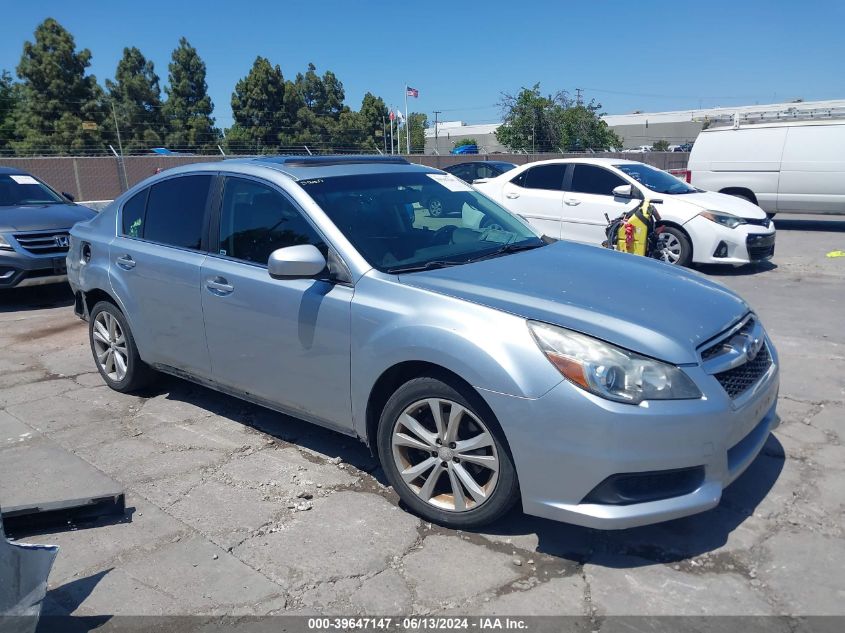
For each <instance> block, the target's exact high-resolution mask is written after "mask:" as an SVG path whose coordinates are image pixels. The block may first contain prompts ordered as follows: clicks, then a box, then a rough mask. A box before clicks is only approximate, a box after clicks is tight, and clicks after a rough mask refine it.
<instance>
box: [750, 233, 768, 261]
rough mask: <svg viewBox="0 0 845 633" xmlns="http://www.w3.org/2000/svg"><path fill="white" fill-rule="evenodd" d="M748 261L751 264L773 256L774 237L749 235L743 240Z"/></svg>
mask: <svg viewBox="0 0 845 633" xmlns="http://www.w3.org/2000/svg"><path fill="white" fill-rule="evenodd" d="M745 246H746V247H747V248H748V259H750V260H751V261H752V262H755V261H760V260H761V259H769V258H770V257H772V256H773V255H774V254H775V236H774V235H749V236H748V237H747V238H746V240H745Z"/></svg>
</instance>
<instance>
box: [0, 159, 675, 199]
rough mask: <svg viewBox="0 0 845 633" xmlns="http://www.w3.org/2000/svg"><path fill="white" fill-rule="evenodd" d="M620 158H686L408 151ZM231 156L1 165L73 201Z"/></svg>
mask: <svg viewBox="0 0 845 633" xmlns="http://www.w3.org/2000/svg"><path fill="white" fill-rule="evenodd" d="M585 157H586V158H602V157H609V158H620V159H627V160H638V161H642V162H644V163H648V164H650V165H653V166H655V167H657V168H659V169H665V170H669V169H684V168H685V167H686V166H687V161H688V160H689V154H688V153H685V152H646V153H643V154H622V153H616V152H602V153H595V154H490V155H486V154H475V155H471V156H466V155H464V156H452V155H443V156H431V155H423V154H411V155H409V156H405V158H407V159H408V161H410V162H412V163H418V164H422V165H428V166H430V167H436V168H438V169H443V168H444V167H448V166H449V165H455V164H457V163H463V162H467V161H471V160H497V161H508V162H511V163H516V164H517V165H522V164H524V163H528V162H533V161H537V160H548V159H552V158H585ZM224 158H237V157H235V156H226V157H223V156H159V155H151V156H125V157H123V158H120V157H107V156H85V157H53V156H51V157H43V158H0V166H3V167H14V168H16V169H20V170H22V171H26V172H29V173H31V174H33V175H35V176H37V177H38V178H40V179H42V180H43V181H44V182H46V183H48V184H49V185H50V186H51V187H53V188H54V189H56V190H58V191H61V192H65V193H69V194H71V195H72V196H73V197H74V199H76V200H77V201H93V200H113V199H114V198H116V197H118V196H119V195H120V194H121V193H122V192H124V191H126V190H127V189H128V188H130V187H132V186H133V185H135V184H136V183H138V182H140V181H142V180H144V179H145V178H148V177H149V176H152V175H153V174H155V173H156V172H157V171H159V170H166V169H171V168H173V167H179V166H182V165H188V164H191V163H205V162H217V161H220V160H223V159H224Z"/></svg>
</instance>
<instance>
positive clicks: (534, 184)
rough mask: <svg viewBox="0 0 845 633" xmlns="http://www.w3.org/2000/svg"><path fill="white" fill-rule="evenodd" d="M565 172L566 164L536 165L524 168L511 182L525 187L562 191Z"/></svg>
mask: <svg viewBox="0 0 845 633" xmlns="http://www.w3.org/2000/svg"><path fill="white" fill-rule="evenodd" d="M565 172H566V165H560V164H558V165H538V166H537V167H532V168H531V169H527V170H525V171H524V172H522V173H521V174H520V175H519V176H517V178H515V179H514V180H512V181H511V182H513V183H514V184H517V185H519V186H520V187H524V188H526V189H548V190H551V191H562V190H563V176H564V173H565Z"/></svg>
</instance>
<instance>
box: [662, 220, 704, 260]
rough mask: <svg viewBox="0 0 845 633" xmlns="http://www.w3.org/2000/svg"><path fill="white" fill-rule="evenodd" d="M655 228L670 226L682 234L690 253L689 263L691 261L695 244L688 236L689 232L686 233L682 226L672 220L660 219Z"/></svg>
mask: <svg viewBox="0 0 845 633" xmlns="http://www.w3.org/2000/svg"><path fill="white" fill-rule="evenodd" d="M657 226H671V227H672V228H673V229H677V230H678V231H680V232H681V233H683V234H684V237H686V238H687V241H688V242H689V247H690V249H691V251H692V252H691V253H690V261H692V258H693V257H694V256H695V243H694V242H693V239H692V236H691V235H690V234H689V231H687V230H686V229H685V228H684V226H683V225H682V224H679V223H677V222H675V221H673V220H664V219H661V220H660V222H658V223H657Z"/></svg>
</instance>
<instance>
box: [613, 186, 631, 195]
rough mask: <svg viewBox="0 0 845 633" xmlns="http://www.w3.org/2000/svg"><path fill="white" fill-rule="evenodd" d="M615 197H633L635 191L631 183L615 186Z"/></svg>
mask: <svg viewBox="0 0 845 633" xmlns="http://www.w3.org/2000/svg"><path fill="white" fill-rule="evenodd" d="M613 197H614V198H633V197H634V192H633V189H632V187H631V185H619V186H618V187H614V188H613Z"/></svg>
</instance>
